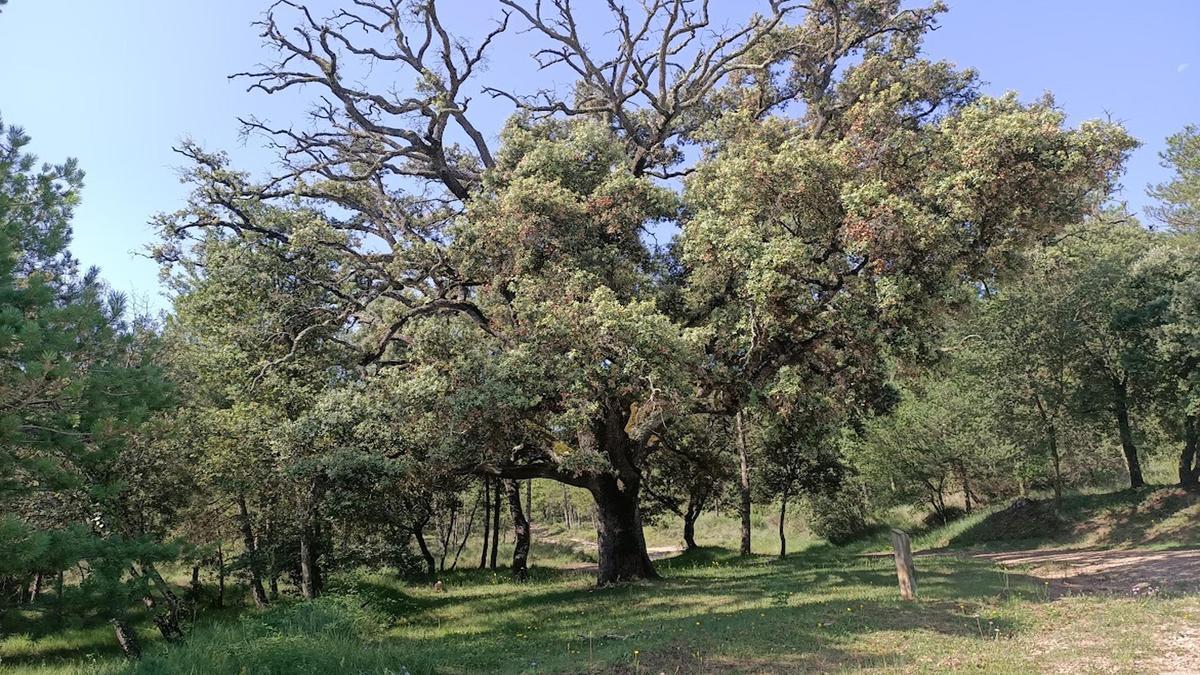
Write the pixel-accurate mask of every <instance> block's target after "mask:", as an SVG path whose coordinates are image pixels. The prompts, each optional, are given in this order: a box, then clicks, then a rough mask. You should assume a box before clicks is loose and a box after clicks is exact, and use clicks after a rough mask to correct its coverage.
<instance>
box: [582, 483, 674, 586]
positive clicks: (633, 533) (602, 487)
mask: <svg viewBox="0 0 1200 675" xmlns="http://www.w3.org/2000/svg"><path fill="white" fill-rule="evenodd" d="M638 487H639V486H638V485H637V483H636V481H634V483H633V484H632V485H630V484H627V483H625V482H623V481H620V480H618V479H617V478H614V477H612V476H608V475H604V476H600V477H598V478H596V479H595V480H594V481H593V482H592V486H591V488H590V489H591V492H592V496H593V497H594V498H595V500H596V511H597V515H598V518H597V525H598V527H597V529H596V535H597V543H598V544H599V557H600V573H599V575H598V576H597V578H596V583H597V585H601V586H603V585H606V584H613V583H618V582H622V581H633V580H636V579H657V578H658V573H657V572H655V571H654V564H653V563H652V562H650V554H649V553H647V552H646V537H645V535H644V533H643V532H642V511H641V508H640V507H639V506H638Z"/></svg>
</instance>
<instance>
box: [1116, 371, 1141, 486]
mask: <svg viewBox="0 0 1200 675" xmlns="http://www.w3.org/2000/svg"><path fill="white" fill-rule="evenodd" d="M1113 394H1114V396H1113V408H1114V411H1115V412H1116V415H1117V431H1118V433H1119V434H1120V436H1121V450H1122V451H1123V452H1124V453H1125V464H1126V465H1127V466H1128V467H1129V487H1131V488H1134V489H1136V488H1140V487H1142V486H1143V485H1145V484H1146V481H1145V480H1144V479H1143V478H1142V465H1141V462H1139V461H1138V453H1137V446H1136V445H1134V443H1133V428H1132V426H1131V425H1130V424H1129V393H1128V390H1127V389H1126V386H1125V383H1124V382H1123V381H1121V380H1117V379H1114V380H1113Z"/></svg>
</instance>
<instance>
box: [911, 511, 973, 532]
mask: <svg viewBox="0 0 1200 675" xmlns="http://www.w3.org/2000/svg"><path fill="white" fill-rule="evenodd" d="M965 515H967V512H966V511H965V510H964V509H962V508H959V507H957V506H947V507H945V508H943V509H942V512H941V513H938V512H937V511H933V512H930V513H928V514H926V515H925V518H924V519H922V520H921V524H922V525H924V526H925V527H926V528H930V529H932V528H935V527H941V526H943V525H949V524H950V523H953V522H954V521H956V520H958V519H959V518H962V517H963V516H965Z"/></svg>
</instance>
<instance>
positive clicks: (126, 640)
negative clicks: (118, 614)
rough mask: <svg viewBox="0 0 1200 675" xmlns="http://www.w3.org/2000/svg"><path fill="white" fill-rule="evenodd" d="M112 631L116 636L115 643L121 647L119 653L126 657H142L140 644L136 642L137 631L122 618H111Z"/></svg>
mask: <svg viewBox="0 0 1200 675" xmlns="http://www.w3.org/2000/svg"><path fill="white" fill-rule="evenodd" d="M112 626H113V632H114V633H115V634H116V636H117V644H118V645H120V647H121V653H122V654H124V655H125V658H127V659H140V658H142V645H141V643H140V642H138V637H137V633H135V632H134V631H133V628H131V627H130V626H129V624H128V623H127V622H126V621H125V620H124V619H113V620H112Z"/></svg>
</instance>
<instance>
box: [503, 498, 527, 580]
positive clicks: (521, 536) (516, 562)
mask: <svg viewBox="0 0 1200 675" xmlns="http://www.w3.org/2000/svg"><path fill="white" fill-rule="evenodd" d="M504 492H505V494H506V495H507V496H508V508H509V511H510V512H511V513H512V521H513V542H514V546H513V560H512V575H513V579H515V580H516V581H525V580H526V579H528V578H529V521H528V520H526V519H525V514H524V513H523V512H522V510H521V484H520V483H519V482H517V481H515V480H505V481H504Z"/></svg>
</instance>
